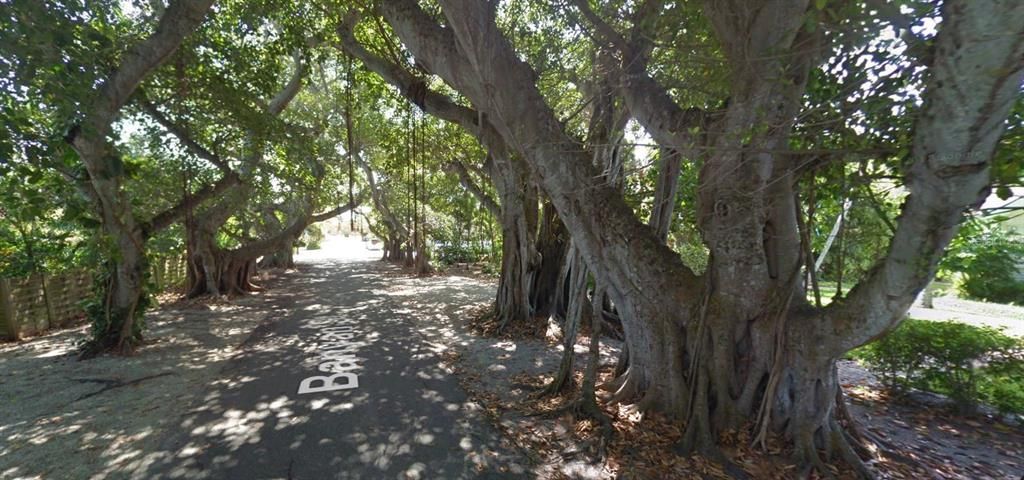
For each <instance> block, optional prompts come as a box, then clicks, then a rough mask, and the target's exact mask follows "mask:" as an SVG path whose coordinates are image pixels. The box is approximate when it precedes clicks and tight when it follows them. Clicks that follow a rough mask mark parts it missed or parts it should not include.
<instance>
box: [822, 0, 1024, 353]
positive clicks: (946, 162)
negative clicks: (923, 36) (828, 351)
mask: <svg viewBox="0 0 1024 480" xmlns="http://www.w3.org/2000/svg"><path fill="white" fill-rule="evenodd" d="M942 10H943V19H942V23H941V25H940V27H939V33H938V36H937V37H936V40H935V51H936V55H935V60H934V63H933V64H932V66H931V69H930V70H931V71H930V75H929V79H928V83H927V84H926V89H925V91H924V106H923V108H922V112H921V115H920V116H919V117H918V120H917V124H916V125H915V127H914V141H913V147H912V150H911V155H912V159H913V163H912V164H911V166H910V168H909V171H908V172H907V180H906V186H907V189H908V190H909V191H910V195H909V196H908V197H907V200H906V202H905V203H904V205H903V213H902V214H901V216H900V219H899V223H898V224H897V227H896V233H895V235H894V236H893V239H892V241H891V243H890V244H889V251H888V255H886V257H885V258H884V259H882V260H881V261H880V262H879V264H878V265H876V266H875V268H874V269H873V270H872V271H871V273H870V274H869V275H868V276H867V277H866V278H865V279H864V280H863V281H861V282H860V283H858V284H857V286H855V287H854V288H853V290H852V291H851V292H850V293H849V295H848V296H847V298H846V300H845V301H841V302H836V303H833V304H830V305H829V306H828V307H826V309H825V314H826V317H827V318H829V319H830V320H831V322H832V324H833V326H834V328H835V331H836V332H837V333H838V334H839V335H840V338H842V339H843V342H842V345H841V346H840V348H841V351H842V352H845V351H847V350H849V349H851V348H854V347H856V346H858V345H862V344H864V343H866V342H868V341H870V340H871V339H873V338H876V337H878V336H880V335H882V334H884V333H885V332H887V331H889V330H890V329H892V328H895V327H896V325H898V324H899V323H900V321H901V320H902V319H903V316H904V314H905V313H906V311H907V309H908V308H909V307H910V305H911V303H912V302H913V301H914V299H915V298H916V297H917V294H918V293H920V291H921V290H922V289H924V288H925V286H926V285H927V284H928V282H929V281H930V280H931V278H932V277H933V276H934V274H935V269H936V267H937V265H938V262H939V260H940V259H941V257H942V253H943V250H944V249H945V247H946V246H947V245H948V244H949V241H950V240H951V239H952V238H953V235H955V234H956V232H957V230H958V228H959V224H960V222H961V221H962V220H963V217H964V212H965V210H967V209H969V208H972V207H977V206H979V205H980V204H981V202H983V201H984V200H985V198H986V197H987V195H988V192H989V190H990V188H989V186H990V183H991V177H990V173H989V166H990V165H991V162H992V155H993V153H994V151H995V147H996V144H997V143H998V141H999V138H1000V137H1001V136H1002V134H1003V132H1004V130H1005V123H1006V118H1007V116H1008V115H1009V112H1010V108H1011V106H1012V105H1013V103H1014V101H1015V100H1016V98H1017V95H1019V93H1020V86H1021V83H1022V81H1024V4H1022V3H1020V2H1000V1H995V0H949V1H946V2H944V3H943V5H942ZM963 92H971V94H970V95H964V94H963Z"/></svg>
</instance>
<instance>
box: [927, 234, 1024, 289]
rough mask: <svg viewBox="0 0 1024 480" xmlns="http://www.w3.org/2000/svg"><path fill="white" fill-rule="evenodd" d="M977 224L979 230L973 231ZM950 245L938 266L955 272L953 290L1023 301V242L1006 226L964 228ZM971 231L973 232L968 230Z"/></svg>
mask: <svg viewBox="0 0 1024 480" xmlns="http://www.w3.org/2000/svg"><path fill="white" fill-rule="evenodd" d="M979 228H980V231H976V230H978V229H979ZM965 230H966V231H967V232H968V233H965V234H964V235H960V236H958V237H957V238H956V239H955V240H954V242H953V243H952V244H951V245H950V248H949V251H948V253H947V254H946V258H945V259H943V262H942V268H943V269H944V270H948V271H951V272H957V273H959V274H960V275H959V281H958V282H957V290H958V291H959V293H960V295H961V296H963V297H965V298H971V299H975V300H982V301H986V302H995V303H1014V304H1018V305H1024V280H1022V278H1021V273H1022V272H1021V269H1020V266H1021V264H1022V262H1024V242H1021V241H1020V239H1019V238H1017V237H1016V236H1015V234H1013V233H1010V232H1007V231H1006V230H1003V229H1000V228H997V227H993V226H981V227H976V228H974V229H970V228H966V229H965ZM971 232H973V233H971Z"/></svg>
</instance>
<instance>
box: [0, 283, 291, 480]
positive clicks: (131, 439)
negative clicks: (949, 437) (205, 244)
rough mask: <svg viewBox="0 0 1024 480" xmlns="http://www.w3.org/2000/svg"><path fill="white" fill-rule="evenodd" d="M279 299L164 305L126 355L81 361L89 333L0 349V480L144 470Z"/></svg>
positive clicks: (52, 336)
mask: <svg viewBox="0 0 1024 480" xmlns="http://www.w3.org/2000/svg"><path fill="white" fill-rule="evenodd" d="M279 283H280V282H279V281H275V280H271V281H270V282H269V283H268V286H270V287H273V286H275V285H277V284H279ZM280 294H285V290H280V289H279V290H275V289H273V288H272V289H271V290H270V291H269V292H266V293H263V294H257V295H253V296H250V297H246V298H240V299H236V300H231V301H229V302H228V301H218V302H207V304H187V303H178V304H171V305H166V306H164V307H163V308H162V309H160V310H157V311H154V312H151V313H150V314H148V315H147V316H146V321H147V322H148V324H149V329H148V330H147V334H146V336H147V343H146V345H144V346H142V347H141V348H139V349H138V351H137V352H136V353H135V355H133V356H131V357H111V356H102V357H99V358H95V359H92V360H88V361H79V360H77V358H76V356H75V346H76V344H77V342H79V341H80V340H81V339H82V338H83V337H84V336H85V334H86V331H85V328H86V327H79V328H75V329H70V330H64V331H59V332H55V333H52V334H49V335H46V336H44V337H39V338H34V339H30V340H28V341H25V342H21V343H5V344H2V345H0V385H2V388H0V437H2V438H3V439H4V440H3V442H2V443H0V478H3V479H35V478H52V479H100V478H122V477H124V476H126V474H127V473H128V472H130V471H133V470H137V469H141V468H145V466H147V465H148V464H149V463H150V462H152V461H153V460H154V459H156V458H159V457H160V456H161V455H163V454H164V453H165V452H161V451H160V441H159V436H160V432H161V431H163V430H164V429H165V428H167V427H168V425H169V423H170V422H173V421H176V419H178V418H179V417H181V416H182V415H183V414H184V413H185V410H186V409H187V408H188V406H189V405H190V404H191V403H192V402H193V401H194V400H196V396H197V395H199V394H200V392H202V391H203V386H204V385H207V384H211V383H217V382H218V381H219V378H218V372H219V370H220V367H221V366H222V365H224V363H225V362H226V361H227V360H228V359H229V358H231V357H232V356H233V355H234V354H236V353H237V352H239V351H240V350H241V348H242V344H243V343H244V341H245V339H246V338H247V337H248V336H249V335H250V333H251V332H252V331H253V330H254V329H255V328H256V327H257V326H258V325H260V324H261V323H263V322H266V321H270V320H272V319H273V316H274V313H275V312H274V311H273V310H268V309H266V308H263V306H262V304H263V302H264V301H265V300H266V298H267V297H270V296H274V295H280ZM105 389H106V390H105Z"/></svg>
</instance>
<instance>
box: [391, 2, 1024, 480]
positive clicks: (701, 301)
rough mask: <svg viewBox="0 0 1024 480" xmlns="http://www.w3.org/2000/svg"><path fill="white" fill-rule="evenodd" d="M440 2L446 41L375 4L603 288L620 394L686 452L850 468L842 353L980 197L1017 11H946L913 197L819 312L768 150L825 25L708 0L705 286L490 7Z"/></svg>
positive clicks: (868, 330) (795, 11) (910, 283)
mask: <svg viewBox="0 0 1024 480" xmlns="http://www.w3.org/2000/svg"><path fill="white" fill-rule="evenodd" d="M438 3H439V4H440V6H441V9H442V11H443V13H444V16H445V19H446V20H447V22H446V27H447V28H442V27H440V26H438V25H437V22H436V20H435V19H434V18H433V17H432V16H431V15H429V14H427V13H426V12H423V11H422V9H420V8H419V6H418V4H417V3H416V2H414V1H412V0H392V1H389V2H385V3H383V4H381V11H382V13H383V15H384V16H385V18H386V19H387V20H388V22H389V23H390V24H391V25H392V27H394V29H395V31H396V33H397V34H398V36H399V37H400V38H401V39H402V40H403V42H404V43H405V44H406V46H408V47H409V48H410V50H412V51H413V53H414V54H415V55H416V57H417V60H418V61H420V62H422V63H424V65H426V68H427V69H429V70H430V71H432V72H434V73H436V74H438V75H440V76H442V77H443V78H444V79H445V80H446V81H447V82H448V83H449V84H451V85H452V86H454V87H455V88H456V89H458V90H460V91H461V92H462V93H463V94H465V95H466V96H467V97H469V98H470V100H471V101H472V102H473V103H474V105H475V106H478V107H480V108H481V109H485V110H486V111H484V112H482V115H481V116H483V115H486V116H487V117H488V118H491V119H494V121H495V122H498V128H499V130H500V131H501V134H502V135H503V136H504V137H505V138H506V139H507V140H508V141H509V144H513V145H518V146H520V149H521V153H522V154H523V156H524V158H526V159H527V161H529V163H530V167H531V170H532V171H533V173H534V174H536V176H537V177H538V178H539V181H540V185H541V186H542V187H543V188H544V190H545V192H546V193H547V195H548V197H549V198H551V200H552V203H553V204H554V205H555V206H556V207H557V208H558V212H559V214H560V215H561V217H562V220H563V221H564V222H565V223H566V225H567V227H568V228H569V230H570V231H571V232H572V240H573V244H574V245H576V246H577V247H578V248H580V251H581V252H582V253H583V255H584V257H585V259H586V263H587V265H589V266H590V267H592V268H593V270H594V274H595V276H596V277H597V278H598V284H602V283H604V282H607V283H608V286H609V293H610V294H612V295H613V298H614V299H615V301H616V307H617V308H618V310H619V311H620V312H625V314H624V315H623V319H630V320H629V321H625V320H624V322H623V328H624V330H625V334H626V339H627V342H628V344H629V350H630V362H629V367H628V368H627V370H626V372H625V373H624V374H623V375H622V376H620V377H619V379H617V381H616V382H615V383H616V384H617V386H618V387H619V388H618V391H617V394H616V397H617V398H619V399H627V398H628V399H632V400H635V401H636V402H637V406H638V407H640V408H641V409H643V408H654V409H657V410H660V411H662V412H664V413H667V414H668V415H670V416H672V417H675V418H678V419H680V420H683V421H685V427H686V434H685V436H684V438H685V440H686V444H687V445H688V446H691V447H694V448H698V449H702V450H709V451H714V448H715V445H716V443H717V441H716V440H717V438H718V435H717V433H719V432H720V431H721V430H722V429H725V428H729V427H732V426H737V425H740V424H742V423H745V422H747V421H752V422H755V424H756V428H757V434H758V435H757V439H758V440H760V439H763V438H764V435H762V433H763V432H769V431H771V432H775V433H780V434H782V435H783V436H784V437H785V438H786V439H787V440H788V441H789V442H791V444H792V445H793V446H794V449H795V453H796V454H797V456H798V458H799V460H800V463H801V464H802V466H804V467H805V468H810V467H817V468H818V469H819V470H820V471H821V472H822V473H824V474H827V473H828V470H827V469H825V468H823V467H822V466H821V459H820V458H819V455H818V452H819V449H823V450H824V451H825V452H827V453H828V454H838V455H841V456H843V457H844V458H846V459H847V460H850V461H851V463H854V464H857V463H858V462H857V460H856V458H855V457H854V455H852V454H851V449H850V448H849V445H848V444H847V441H846V437H845V435H844V433H843V432H842V430H841V429H840V428H839V426H838V424H837V421H836V418H835V412H836V407H837V403H836V399H837V398H841V397H840V396H839V395H837V392H838V384H837V381H836V369H835V361H836V358H837V357H839V356H841V355H842V354H844V353H845V352H846V351H848V350H849V349H851V348H855V347H857V346H858V345H862V344H864V343H865V342H868V341H870V340H871V339H872V338H876V337H878V336H881V335H883V334H885V333H886V332H887V331H888V330H890V329H892V328H895V326H896V325H898V324H899V322H900V319H901V318H902V316H903V315H904V314H905V313H906V310H907V308H908V307H909V306H910V304H911V302H912V301H913V299H914V298H915V297H916V295H917V294H918V293H919V292H920V290H921V289H922V288H924V286H925V285H926V284H927V282H928V280H929V278H930V277H931V276H932V275H933V274H934V271H935V268H936V265H937V263H938V260H939V259H940V257H941V254H942V250H943V248H944V247H945V246H946V245H947V244H948V242H949V241H950V239H951V238H952V235H953V234H955V232H956V230H957V224H958V222H959V221H961V220H962V218H963V212H964V210H965V209H966V208H969V207H970V206H972V205H975V204H976V202H977V203H980V201H983V199H984V198H985V196H986V195H987V186H988V185H989V183H990V172H989V166H990V163H991V159H992V154H993V152H994V149H995V146H996V143H997V142H998V140H999V138H1000V136H1001V134H1002V132H1003V128H1004V124H1005V119H1006V117H1007V115H1008V112H1009V110H1010V108H1011V106H1012V105H1013V104H1014V102H1015V99H1016V98H1018V96H1019V86H1020V84H1021V81H1022V79H1024V69H1022V68H1021V66H1020V61H1019V60H1020V58H1022V56H1024V43H1022V42H1021V41H1020V39H1021V38H1022V35H1024V8H1022V7H1021V5H1019V3H1017V2H996V1H990V0H970V1H966V0H948V1H946V2H943V5H942V10H943V22H942V26H941V28H940V31H939V33H938V35H937V36H936V39H935V48H934V50H933V54H934V62H933V64H932V65H931V69H930V70H929V79H928V81H927V85H926V89H925V94H924V103H923V105H922V111H921V113H920V115H919V116H918V120H917V122H916V124H915V128H914V141H913V147H912V152H911V155H910V157H911V159H910V160H911V161H910V162H909V166H908V167H907V168H908V175H907V179H906V184H907V187H908V190H909V191H910V195H909V196H908V198H907V201H906V202H905V204H904V207H903V212H902V215H901V219H900V222H899V225H898V227H897V229H896V232H895V234H894V237H893V240H892V242H891V244H890V247H889V250H888V253H887V255H886V257H885V258H884V259H882V260H881V261H880V262H879V263H878V265H877V266H876V268H874V269H873V270H872V271H871V272H870V273H868V275H867V277H866V278H865V279H864V280H863V281H861V282H860V283H859V284H858V285H857V286H856V287H855V288H853V289H852V290H851V291H850V292H849V293H848V295H847V296H846V297H845V298H843V299H841V300H839V301H837V302H834V303H832V304H830V305H829V306H828V307H826V308H822V309H816V308H812V307H810V306H809V305H808V304H807V302H806V300H805V299H804V298H803V292H802V289H801V287H800V283H801V282H799V277H800V275H799V269H800V260H801V255H800V251H801V248H800V246H799V243H800V242H799V235H798V234H797V228H796V226H795V224H796V221H795V218H796V209H795V208H794V207H793V203H792V202H793V195H792V182H793V179H792V178H790V175H791V173H790V172H789V169H790V168H791V165H789V164H788V160H787V159H783V158H779V157H778V154H773V153H769V152H779V151H784V150H786V149H788V148H789V144H788V141H787V140H788V130H789V128H790V125H791V123H792V121H793V119H794V118H796V114H797V113H798V111H797V110H798V109H799V108H800V105H801V98H802V95H803V89H804V88H803V86H804V83H805V82H806V76H807V72H808V71H809V68H808V65H809V64H810V63H812V60H813V57H814V55H815V52H817V51H820V45H816V42H815V41H813V37H815V36H816V35H822V31H823V30H825V29H823V28H817V29H809V28H803V27H802V25H803V24H804V22H805V19H806V18H807V16H806V14H807V13H808V2H807V1H805V0H804V1H797V0H794V1H773V2H770V3H765V2H754V3H753V5H755V7H754V8H751V4H750V2H706V4H705V8H704V14H705V15H706V16H707V17H708V19H709V23H710V24H711V25H712V27H713V29H714V30H715V33H716V37H717V38H718V40H719V43H720V45H721V49H722V51H723V53H724V54H725V56H726V58H727V59H728V61H729V66H730V69H731V72H730V73H731V75H732V76H733V77H734V80H733V82H732V89H731V91H730V96H729V105H728V107H727V109H726V111H725V112H724V113H721V114H718V113H716V114H714V115H713V116H712V117H711V121H712V122H713V123H714V125H710V126H708V128H707V132H708V137H709V138H708V139H707V142H708V144H709V145H708V147H709V148H708V149H707V151H708V152H710V153H711V155H710V156H709V157H707V158H705V164H704V167H703V169H702V175H701V182H700V185H701V194H700V198H699V199H698V201H699V202H700V205H699V207H700V208H699V211H700V215H701V217H700V219H699V224H700V227H701V231H702V234H703V238H704V240H705V243H706V244H707V246H708V248H709V249H710V250H711V261H710V262H709V266H708V270H707V272H706V273H705V274H704V275H703V276H702V277H698V276H696V275H695V274H694V273H693V272H692V271H690V270H689V269H688V268H686V267H685V266H684V265H682V262H681V261H680V259H679V257H678V255H677V254H676V253H675V252H672V251H671V250H669V249H668V248H667V247H665V246H664V245H663V244H662V243H661V242H660V241H659V239H658V238H657V236H656V234H655V232H654V231H653V229H650V228H649V227H645V226H641V225H640V224H639V222H638V221H637V220H636V218H635V215H634V212H633V211H632V210H631V209H630V208H629V206H628V205H626V204H625V202H624V201H623V200H622V198H621V195H617V192H613V191H611V188H609V187H607V186H603V185H600V184H598V183H597V182H595V181H594V178H597V175H596V174H595V170H594V169H593V168H590V167H591V166H590V165H588V162H587V160H588V159H587V158H585V156H584V155H583V154H581V153H580V152H579V149H578V144H579V143H578V141H577V140H576V139H575V138H572V137H570V136H569V135H568V134H567V133H566V131H565V129H564V128H563V127H562V126H561V124H560V122H559V119H558V118H557V117H556V116H555V115H554V113H553V111H552V109H551V108H550V107H549V106H548V105H547V103H546V101H545V99H544V97H543V96H542V94H541V93H540V91H539V89H538V88H536V78H537V76H536V72H534V71H533V70H532V69H531V68H530V66H529V65H528V64H526V63H525V62H523V61H522V60H521V57H520V56H519V55H518V54H517V52H515V51H514V49H513V48H512V46H511V44H510V42H509V41H508V40H507V38H505V37H504V35H503V33H502V31H501V29H500V28H499V27H498V25H497V22H496V21H495V18H494V16H495V13H494V9H493V8H491V7H490V6H488V5H486V4H484V3H480V2H476V1H475V0H439V2H438ZM577 3H578V4H580V5H581V6H582V7H581V8H586V7H587V6H588V3H587V2H577ZM766 11H770V12H771V14H770V15H765V14H763V13H764V12H766ZM612 28H614V27H608V29H612ZM991 32H1000V33H1001V34H1000V35H992V34H991ZM800 37H805V38H801V39H799V40H797V39H798V38H800ZM609 43H616V42H615V41H614V40H612V41H609ZM451 45H457V46H458V48H451V47H450V46H451ZM964 91H971V92H975V93H976V94H975V95H968V96H964V95H962V92H964ZM656 100H657V102H656V104H655V103H651V105H654V106H655V107H658V108H660V106H661V105H660V104H665V105H671V104H672V99H671V98H670V97H669V96H668V95H667V94H666V95H663V96H662V97H660V98H657V99H656ZM676 106H677V107H678V105H676ZM666 125H667V126H668V127H669V128H668V130H671V127H674V126H676V125H675V124H673V123H672V122H669V123H666V124H663V125H662V128H665V126H666ZM679 131H685V129H683V130H677V131H676V132H677V133H678V132H679ZM674 146H676V147H679V146H681V145H674ZM712 173H714V174H712ZM861 473H862V474H866V471H864V470H861Z"/></svg>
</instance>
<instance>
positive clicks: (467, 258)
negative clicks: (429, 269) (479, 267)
mask: <svg viewBox="0 0 1024 480" xmlns="http://www.w3.org/2000/svg"><path fill="white" fill-rule="evenodd" d="M435 251H436V254H437V260H438V261H440V262H441V263H443V264H445V265H452V264H456V263H473V262H477V261H479V260H480V259H481V258H483V257H484V256H485V255H487V251H486V250H481V249H480V248H477V247H472V246H469V245H465V244H461V245H460V244H454V245H444V244H442V245H438V246H437V248H436V250H435Z"/></svg>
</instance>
